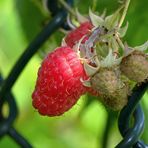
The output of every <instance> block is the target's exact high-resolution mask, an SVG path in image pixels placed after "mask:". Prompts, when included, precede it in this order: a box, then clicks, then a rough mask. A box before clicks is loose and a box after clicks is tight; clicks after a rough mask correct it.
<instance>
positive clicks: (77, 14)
mask: <svg viewBox="0 0 148 148" xmlns="http://www.w3.org/2000/svg"><path fill="white" fill-rule="evenodd" d="M75 11H76V16H77V19H78V21H79V22H80V23H84V22H88V21H89V20H88V19H87V18H86V17H85V16H83V15H82V14H81V13H80V12H79V11H78V8H76V10H75Z"/></svg>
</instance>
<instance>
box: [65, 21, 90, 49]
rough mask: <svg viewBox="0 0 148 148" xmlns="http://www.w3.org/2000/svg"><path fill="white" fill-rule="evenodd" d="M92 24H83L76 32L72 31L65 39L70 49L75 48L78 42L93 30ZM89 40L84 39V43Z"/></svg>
mask: <svg viewBox="0 0 148 148" xmlns="http://www.w3.org/2000/svg"><path fill="white" fill-rule="evenodd" d="M92 27H93V26H92V24H91V22H84V23H82V24H81V25H80V26H79V27H78V28H76V29H75V30H73V31H71V32H70V33H69V34H68V35H67V36H66V38H65V42H66V43H67V45H68V46H69V47H71V48H72V47H73V46H74V45H75V44H76V43H78V41H79V40H80V39H81V38H82V37H83V36H84V35H87V34H89V32H90V30H91V29H92ZM87 39H88V37H87V36H86V37H85V38H84V39H83V42H85V41H86V40H87Z"/></svg>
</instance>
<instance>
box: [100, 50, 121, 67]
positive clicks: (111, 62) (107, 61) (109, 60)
mask: <svg viewBox="0 0 148 148" xmlns="http://www.w3.org/2000/svg"><path fill="white" fill-rule="evenodd" d="M121 60H122V57H120V58H116V57H115V56H114V55H113V51H112V49H110V50H109V53H108V55H107V56H106V57H105V58H104V59H103V60H101V61H100V62H101V67H112V66H115V65H119V64H120V62H121Z"/></svg>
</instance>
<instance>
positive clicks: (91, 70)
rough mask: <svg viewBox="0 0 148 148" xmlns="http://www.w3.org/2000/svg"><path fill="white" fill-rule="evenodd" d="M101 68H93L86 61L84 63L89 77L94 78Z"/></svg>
mask: <svg viewBox="0 0 148 148" xmlns="http://www.w3.org/2000/svg"><path fill="white" fill-rule="evenodd" d="M99 68H100V66H98V67H93V66H91V65H89V64H88V63H87V62H86V61H84V70H85V72H86V74H87V75H88V76H93V75H94V74H95V73H96V72H97V71H98V70H99Z"/></svg>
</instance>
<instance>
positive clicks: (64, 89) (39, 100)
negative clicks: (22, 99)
mask: <svg viewBox="0 0 148 148" xmlns="http://www.w3.org/2000/svg"><path fill="white" fill-rule="evenodd" d="M81 78H82V79H84V80H86V79H87V76H86V74H85V71H84V68H83V65H82V63H81V61H80V60H79V57H78V55H77V54H76V52H75V51H73V50H72V49H71V48H70V47H59V48H57V49H56V50H54V51H53V52H52V53H49V54H48V55H47V57H46V58H45V59H44V60H43V62H42V65H41V67H40V68H39V71H38V79H37V82H36V87H35V90H34V92H33V94H32V98H33V106H34V107H35V108H36V109H38V111H39V113H40V114H42V115H47V116H59V115H62V114H63V113H64V112H66V111H67V110H69V109H70V108H71V107H72V106H73V105H74V104H75V103H76V102H77V100H78V99H79V97H80V96H81V95H83V94H84V93H86V91H87V88H86V87H84V86H83V84H82V82H81V81H80V79H81Z"/></svg>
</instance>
